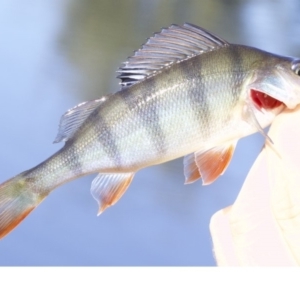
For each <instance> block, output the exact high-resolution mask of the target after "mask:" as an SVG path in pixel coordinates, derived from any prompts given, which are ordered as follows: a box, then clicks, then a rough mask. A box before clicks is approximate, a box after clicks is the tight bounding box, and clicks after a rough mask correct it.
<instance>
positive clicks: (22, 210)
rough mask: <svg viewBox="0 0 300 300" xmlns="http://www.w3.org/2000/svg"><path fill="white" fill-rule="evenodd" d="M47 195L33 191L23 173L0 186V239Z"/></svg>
mask: <svg viewBox="0 0 300 300" xmlns="http://www.w3.org/2000/svg"><path fill="white" fill-rule="evenodd" d="M47 195H48V193H42V194H40V193H37V192H35V191H34V189H33V184H32V179H31V178H27V177H26V175H24V173H21V174H20V175H18V176H16V177H14V178H12V179H10V180H7V181H6V182H4V183H2V184H1V185H0V238H3V237H4V236H5V235H7V234H8V233H9V232H10V231H11V230H13V229H14V228H15V227H16V226H17V225H18V224H19V223H20V222H21V221H22V220H23V219H24V218H26V216H27V215H28V214H29V213H30V212H31V211H32V210H33V209H34V208H35V207H36V206H37V205H38V204H39V203H40V202H41V201H42V200H43V199H44V198H45V197H46V196H47Z"/></svg>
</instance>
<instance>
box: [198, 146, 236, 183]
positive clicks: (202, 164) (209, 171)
mask: <svg viewBox="0 0 300 300" xmlns="http://www.w3.org/2000/svg"><path fill="white" fill-rule="evenodd" d="M235 146H236V142H234V143H231V144H227V145H224V146H218V147H215V148H212V149H210V150H207V151H205V152H195V161H196V164H197V166H198V168H199V171H200V174H201V177H202V181H203V185H207V184H210V183H212V182H213V181H215V180H216V179H217V178H218V177H219V176H220V175H222V174H223V173H224V172H225V170H226V168H227V167H228V165H229V163H230V161H231V158H232V155H233V152H234V149H235Z"/></svg>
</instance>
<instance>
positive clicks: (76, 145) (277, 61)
mask: <svg viewBox="0 0 300 300" xmlns="http://www.w3.org/2000/svg"><path fill="white" fill-rule="evenodd" d="M117 73H118V76H117V78H119V79H120V81H121V82H120V85H121V88H120V90H118V91H117V92H116V93H114V94H109V95H106V96H104V97H102V98H100V99H97V100H91V101H87V102H83V103H81V104H79V105H77V106H75V107H73V108H72V109H70V110H68V111H67V112H66V113H65V114H64V115H63V116H62V117H61V120H60V124H59V130H58V134H57V136H56V138H55V141H54V142H55V143H58V142H64V145H63V146H62V148H61V149H60V150H58V151H57V152H56V153H55V154H53V155H52V156H51V157H49V158H48V159H46V160H45V161H44V162H42V163H40V164H39V165H37V166H35V167H33V168H32V169H29V170H27V171H24V172H22V173H20V174H19V175H16V176H15V177H13V178H11V179H9V180H7V181H6V182H4V183H2V184H1V185H0V238H3V237H4V236H6V235H7V234H8V233H9V232H11V230H13V229H14V228H15V227H16V226H17V225H18V224H19V223H20V222H21V221H22V220H23V219H24V218H25V217H27V216H28V215H29V213H30V212H31V211H32V210H33V209H34V208H36V207H37V206H38V205H39V204H40V203H41V202H42V201H43V200H44V199H45V198H46V197H47V196H48V195H49V193H50V192H51V191H53V190H54V189H55V188H57V187H59V186H60V185H62V184H64V183H66V182H69V181H71V180H74V179H76V178H79V177H82V176H85V175H88V174H93V173H96V174H98V175H97V176H96V178H95V179H94V180H93V182H92V185H91V194H92V196H93V198H95V200H96V201H97V202H98V205H99V210H98V215H99V214H101V213H102V212H103V211H104V210H105V209H106V208H108V207H110V206H112V205H114V204H115V203H116V202H117V201H118V200H119V199H120V198H121V197H122V196H123V194H124V193H125V191H126V190H127V188H128V187H129V185H130V183H131V181H132V180H133V177H134V175H135V174H136V172H137V171H139V170H140V169H143V168H146V167H149V166H152V165H157V164H161V163H164V162H167V161H170V160H173V159H176V158H179V157H183V170H184V177H185V184H190V183H193V182H195V181H197V180H199V179H202V183H203V185H207V184H211V183H212V182H214V181H215V180H216V179H217V178H218V177H219V176H221V175H223V174H224V172H225V170H226V168H227V167H228V165H229V163H230V161H231V158H232V156H233V153H234V150H235V147H236V144H237V142H238V140H239V139H240V138H243V137H245V136H248V135H250V134H253V133H255V132H260V133H262V134H263V135H264V136H265V138H266V139H267V141H269V142H272V141H271V138H270V137H268V135H267V134H265V132H264V130H263V129H264V128H266V127H267V126H269V125H270V124H271V123H272V121H273V120H274V118H275V117H276V115H278V114H279V113H280V112H282V111H283V110H284V109H285V108H288V109H293V108H295V107H296V106H297V105H298V104H299V103H300V59H299V58H293V57H288V56H280V55H276V54H272V53H269V52H266V51H263V50H260V49H256V48H254V47H249V46H244V45H238V44H230V43H228V42H227V41H225V40H224V39H222V38H220V37H218V36H216V35H214V34H212V33H210V32H209V31H207V30H205V29H203V28H201V27H198V26H196V25H193V24H190V23H184V24H183V25H171V26H169V27H166V28H163V29H162V30H161V31H160V32H157V33H155V34H154V35H153V36H152V37H150V38H149V39H148V40H147V41H146V42H145V43H144V44H143V45H142V46H141V48H140V49H138V50H137V51H135V52H134V53H133V55H132V56H130V57H128V59H127V60H126V61H125V62H124V63H123V64H122V65H121V66H120V68H119V69H118V70H117Z"/></svg>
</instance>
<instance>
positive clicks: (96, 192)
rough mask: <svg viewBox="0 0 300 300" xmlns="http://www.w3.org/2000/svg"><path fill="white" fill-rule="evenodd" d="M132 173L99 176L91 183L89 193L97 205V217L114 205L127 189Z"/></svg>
mask: <svg viewBox="0 0 300 300" xmlns="http://www.w3.org/2000/svg"><path fill="white" fill-rule="evenodd" d="M133 176H134V173H112V174H101V173H100V174H99V175H98V176H97V177H96V178H95V179H94V180H93V182H92V186H91V193H92V196H93V197H94V199H95V200H96V201H97V202H98V204H99V210H98V216H99V215H100V214H101V213H102V212H103V211H104V210H105V209H106V208H108V207H109V206H111V205H114V204H115V203H116V202H117V201H118V200H119V199H120V198H121V197H122V196H123V194H124V193H125V191H126V190H127V188H128V187H129V185H130V183H131V181H132V179H133Z"/></svg>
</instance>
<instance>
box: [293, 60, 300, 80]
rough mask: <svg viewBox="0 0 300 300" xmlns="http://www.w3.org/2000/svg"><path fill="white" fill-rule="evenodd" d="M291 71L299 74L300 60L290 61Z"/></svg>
mask: <svg viewBox="0 0 300 300" xmlns="http://www.w3.org/2000/svg"><path fill="white" fill-rule="evenodd" d="M292 71H293V72H294V73H295V74H296V75H298V76H300V61H295V62H293V63H292Z"/></svg>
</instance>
